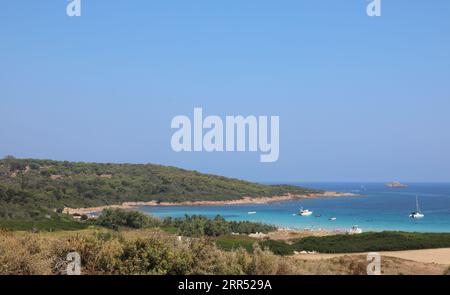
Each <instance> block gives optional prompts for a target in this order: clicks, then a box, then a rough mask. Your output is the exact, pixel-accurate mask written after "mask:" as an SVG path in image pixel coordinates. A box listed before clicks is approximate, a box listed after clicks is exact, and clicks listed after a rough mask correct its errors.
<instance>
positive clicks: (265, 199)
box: [63, 192, 362, 215]
mask: <svg viewBox="0 0 450 295" xmlns="http://www.w3.org/2000/svg"><path fill="white" fill-rule="evenodd" d="M359 196H362V195H358V194H353V193H339V192H323V193H314V194H307V195H294V194H287V195H283V196H273V197H261V198H252V197H243V198H241V199H237V200H224V201H183V202H158V201H148V202H125V203H122V204H121V205H107V206H98V207H90V208H68V207H65V208H64V210H63V213H65V214H70V215H74V214H79V215H83V214H93V213H99V212H101V211H103V209H107V208H115V209H134V208H139V207H144V206H161V207H164V206H165V207H173V206H220V205H224V206H235V205H249V204H270V203H278V202H287V201H292V200H304V199H319V198H335V197H359Z"/></svg>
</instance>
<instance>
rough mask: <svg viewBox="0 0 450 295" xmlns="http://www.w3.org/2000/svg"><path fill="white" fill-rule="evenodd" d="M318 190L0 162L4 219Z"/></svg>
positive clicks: (120, 168) (125, 168)
mask: <svg viewBox="0 0 450 295" xmlns="http://www.w3.org/2000/svg"><path fill="white" fill-rule="evenodd" d="M313 192H317V191H315V190H310V189H306V188H302V187H297V186H288V185H263V184H258V183H251V182H247V181H242V180H238V179H231V178H226V177H221V176H216V175H209V174H202V173H199V172H196V171H187V170H183V169H179V168H175V167H166V166H161V165H153V164H98V163H78V162H77V163H75V162H67V161H64V162H62V161H52V160H36V159H16V158H14V157H6V158H5V159H3V160H0V218H3V219H8V218H9V219H13V218H28V217H30V218H36V217H38V216H43V215H45V214H47V213H48V212H49V210H54V209H60V208H63V207H65V206H67V207H91V206H101V205H110V204H120V203H123V202H128V201H153V200H155V201H172V202H179V201H186V200H192V201H202V200H208V201H211V200H234V199H240V198H242V197H244V196H248V197H267V196H275V195H283V194H287V193H293V194H305V193H313Z"/></svg>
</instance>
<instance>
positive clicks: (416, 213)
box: [409, 196, 425, 219]
mask: <svg viewBox="0 0 450 295" xmlns="http://www.w3.org/2000/svg"><path fill="white" fill-rule="evenodd" d="M409 217H411V218H413V219H420V218H424V217H425V215H424V214H422V212H420V207H419V197H418V196H416V211H414V212H411V214H409Z"/></svg>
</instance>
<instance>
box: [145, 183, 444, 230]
mask: <svg viewBox="0 0 450 295" xmlns="http://www.w3.org/2000/svg"><path fill="white" fill-rule="evenodd" d="M298 185H302V186H307V187H311V188H317V189H325V190H333V191H339V192H352V193H363V194H365V195H367V196H363V197H339V198H327V199H314V200H300V201H290V202H282V203H272V204H264V205H234V206H206V207H200V206H177V207H142V208H140V210H141V211H143V212H146V213H150V214H152V215H155V216H159V217H167V216H171V217H183V216H184V215H185V214H188V215H194V214H196V215H204V216H208V217H214V216H216V215H218V214H219V215H222V216H223V217H225V218H226V219H227V220H249V221H258V222H264V223H268V224H273V225H277V226H280V227H286V228H291V229H305V228H308V229H313V230H317V229H328V230H347V229H349V228H350V227H351V226H353V225H359V227H361V228H362V229H363V230H364V231H381V230H401V231H420V232H450V184H418V183H416V184H409V187H408V188H406V189H392V188H386V187H385V186H384V184H381V183H371V184H363V183H312V184H310V183H299V184H298ZM361 190H363V191H362V192H361ZM416 195H418V196H419V202H420V207H421V210H422V212H423V213H424V214H425V218H424V219H421V220H413V219H411V218H409V213H410V212H411V211H413V210H415V206H416ZM301 207H304V208H307V209H310V210H312V211H314V214H313V215H312V216H310V217H300V216H293V215H292V214H294V213H297V212H298V210H299V209H300V208H301ZM252 211H256V212H257V213H256V214H254V215H249V214H248V212H252ZM315 215H321V217H315ZM330 217H336V218H337V220H336V221H329V218H330Z"/></svg>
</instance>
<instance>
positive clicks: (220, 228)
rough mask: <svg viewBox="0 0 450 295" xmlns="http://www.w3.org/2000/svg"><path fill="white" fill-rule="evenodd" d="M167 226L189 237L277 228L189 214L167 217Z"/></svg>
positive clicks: (216, 235)
mask: <svg viewBox="0 0 450 295" xmlns="http://www.w3.org/2000/svg"><path fill="white" fill-rule="evenodd" d="M163 225H164V226H166V227H174V228H177V229H178V232H179V234H181V235H183V236H187V237H200V236H209V237H218V236H223V235H230V234H231V233H238V234H250V233H257V232H262V233H268V232H270V231H275V230H276V229H277V228H276V227H274V226H271V225H266V224H262V223H255V222H248V221H226V220H225V219H224V218H223V217H221V216H216V217H215V218H213V219H210V218H207V217H204V216H197V215H193V216H188V215H186V216H185V217H184V218H176V219H172V218H166V219H164V221H163Z"/></svg>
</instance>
